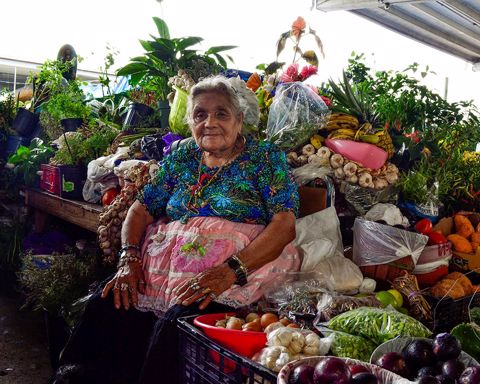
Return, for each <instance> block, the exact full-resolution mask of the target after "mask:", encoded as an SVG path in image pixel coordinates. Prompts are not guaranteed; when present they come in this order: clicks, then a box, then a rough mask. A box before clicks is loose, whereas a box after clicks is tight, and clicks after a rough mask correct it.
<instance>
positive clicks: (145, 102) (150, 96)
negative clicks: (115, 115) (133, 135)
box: [123, 88, 157, 130]
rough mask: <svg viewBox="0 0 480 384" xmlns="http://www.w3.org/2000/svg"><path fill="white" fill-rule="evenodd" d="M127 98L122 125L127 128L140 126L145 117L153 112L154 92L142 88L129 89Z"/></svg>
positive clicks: (154, 103)
mask: <svg viewBox="0 0 480 384" xmlns="http://www.w3.org/2000/svg"><path fill="white" fill-rule="evenodd" d="M128 99H129V100H130V102H129V105H128V108H127V112H126V114H125V118H124V120H123V127H124V128H125V129H127V130H128V129H130V128H138V127H140V126H141V125H142V122H143V121H144V120H145V119H147V118H148V117H149V116H152V115H153V114H154V113H155V110H154V108H155V106H156V104H157V98H156V95H155V92H153V91H146V90H145V89H143V88H135V89H133V90H131V91H130V92H129V93H128Z"/></svg>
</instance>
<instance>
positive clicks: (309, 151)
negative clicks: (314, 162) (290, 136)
mask: <svg viewBox="0 0 480 384" xmlns="http://www.w3.org/2000/svg"><path fill="white" fill-rule="evenodd" d="M314 154H315V147H314V146H313V145H312V144H306V145H304V146H303V148H302V155H305V156H307V157H308V156H310V155H314Z"/></svg>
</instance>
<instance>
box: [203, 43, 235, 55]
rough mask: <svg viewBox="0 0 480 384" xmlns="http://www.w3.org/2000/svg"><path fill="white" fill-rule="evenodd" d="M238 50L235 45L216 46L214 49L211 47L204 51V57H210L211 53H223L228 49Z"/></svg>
mask: <svg viewBox="0 0 480 384" xmlns="http://www.w3.org/2000/svg"><path fill="white" fill-rule="evenodd" d="M235 48H238V46H237V45H217V46H215V47H211V48H209V49H207V50H206V51H205V55H210V54H212V53H218V52H223V51H228V50H230V49H235Z"/></svg>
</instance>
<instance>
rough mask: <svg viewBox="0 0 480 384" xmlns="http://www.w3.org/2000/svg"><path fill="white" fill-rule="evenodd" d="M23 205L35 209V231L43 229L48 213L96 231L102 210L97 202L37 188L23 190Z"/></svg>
mask: <svg viewBox="0 0 480 384" xmlns="http://www.w3.org/2000/svg"><path fill="white" fill-rule="evenodd" d="M25 205H27V206H28V207H31V208H33V209H34V211H35V230H36V231H37V232H41V231H42V230H43V225H44V222H45V220H46V217H47V216H49V215H50V216H55V217H58V218H60V219H62V220H65V221H68V222H69V223H72V224H75V225H78V226H79V227H81V228H85V229H87V230H89V231H92V232H96V231H97V227H98V216H99V215H100V213H101V212H102V206H101V205H99V204H91V203H87V202H85V201H76V200H68V199H64V198H62V197H60V196H57V195H53V194H51V193H48V192H45V191H41V190H38V189H27V190H26V191H25Z"/></svg>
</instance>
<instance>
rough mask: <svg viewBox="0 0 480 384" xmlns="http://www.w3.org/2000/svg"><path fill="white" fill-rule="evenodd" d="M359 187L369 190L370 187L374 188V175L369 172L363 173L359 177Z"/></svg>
mask: <svg viewBox="0 0 480 384" xmlns="http://www.w3.org/2000/svg"><path fill="white" fill-rule="evenodd" d="M358 185H360V186H361V187H363V188H369V187H371V186H373V178H372V175H371V174H370V173H368V172H362V173H361V174H360V175H359V176H358Z"/></svg>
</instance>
